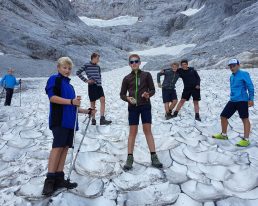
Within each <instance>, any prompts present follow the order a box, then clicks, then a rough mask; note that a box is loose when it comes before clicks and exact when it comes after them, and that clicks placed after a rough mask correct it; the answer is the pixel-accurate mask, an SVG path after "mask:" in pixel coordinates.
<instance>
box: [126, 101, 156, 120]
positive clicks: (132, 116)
mask: <svg viewBox="0 0 258 206" xmlns="http://www.w3.org/2000/svg"><path fill="white" fill-rule="evenodd" d="M128 111H129V115H128V120H129V125H139V121H140V116H141V119H142V124H147V123H149V124H151V123H152V116H151V105H150V104H146V105H141V106H137V107H136V106H130V107H128Z"/></svg>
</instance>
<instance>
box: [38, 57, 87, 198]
mask: <svg viewBox="0 0 258 206" xmlns="http://www.w3.org/2000/svg"><path fill="white" fill-rule="evenodd" d="M72 67H73V63H72V60H71V59H70V58H69V57H62V58H60V59H59V60H58V65H57V69H58V74H55V75H52V76H51V77H50V78H49V79H48V81H47V85H46V88H45V90H46V93H47V95H48V97H49V100H50V115H49V128H50V129H51V130H52V133H53V136H54V139H53V144H52V150H51V152H50V156H49V162H48V173H47V178H46V180H45V183H44V188H43V192H42V194H43V195H47V196H49V195H51V194H53V192H54V191H55V190H57V189H59V188H68V189H73V188H75V187H77V183H71V182H69V181H67V180H65V179H64V172H63V171H64V164H65V159H66V156H67V152H68V149H69V148H71V147H72V146H73V138H74V131H75V130H78V121H77V119H76V116H77V114H76V111H77V107H79V106H80V104H81V99H80V98H79V97H77V98H76V96H75V91H74V88H73V86H72V85H71V84H70V78H69V76H70V74H71V71H72ZM78 112H79V113H84V114H89V113H90V112H91V110H87V109H82V108H78Z"/></svg>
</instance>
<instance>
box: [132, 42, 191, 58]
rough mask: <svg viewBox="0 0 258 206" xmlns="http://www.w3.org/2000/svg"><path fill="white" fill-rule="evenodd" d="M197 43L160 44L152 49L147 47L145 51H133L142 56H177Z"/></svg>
mask: <svg viewBox="0 0 258 206" xmlns="http://www.w3.org/2000/svg"><path fill="white" fill-rule="evenodd" d="M195 46H196V44H180V45H176V46H166V45H163V46H160V47H156V48H152V49H147V50H143V51H133V52H131V53H134V54H139V55H142V56H159V55H169V56H177V55H179V54H180V55H182V54H183V52H184V49H187V48H193V47H195Z"/></svg>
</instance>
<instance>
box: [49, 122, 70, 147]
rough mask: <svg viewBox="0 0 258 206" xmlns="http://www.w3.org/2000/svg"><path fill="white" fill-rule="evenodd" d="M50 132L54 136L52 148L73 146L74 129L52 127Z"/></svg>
mask: <svg viewBox="0 0 258 206" xmlns="http://www.w3.org/2000/svg"><path fill="white" fill-rule="evenodd" d="M52 133H53V136H54V140H53V144H52V148H58V147H69V148H71V147H72V146H73V136H74V130H73V129H67V128H63V127H53V128H52Z"/></svg>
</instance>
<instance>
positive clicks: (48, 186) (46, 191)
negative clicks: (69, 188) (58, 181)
mask: <svg viewBox="0 0 258 206" xmlns="http://www.w3.org/2000/svg"><path fill="white" fill-rule="evenodd" d="M54 192H55V179H54V178H51V179H50V178H46V179H45V183H44V187H43V191H42V195H46V196H50V195H52V194H53V193H54Z"/></svg>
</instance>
